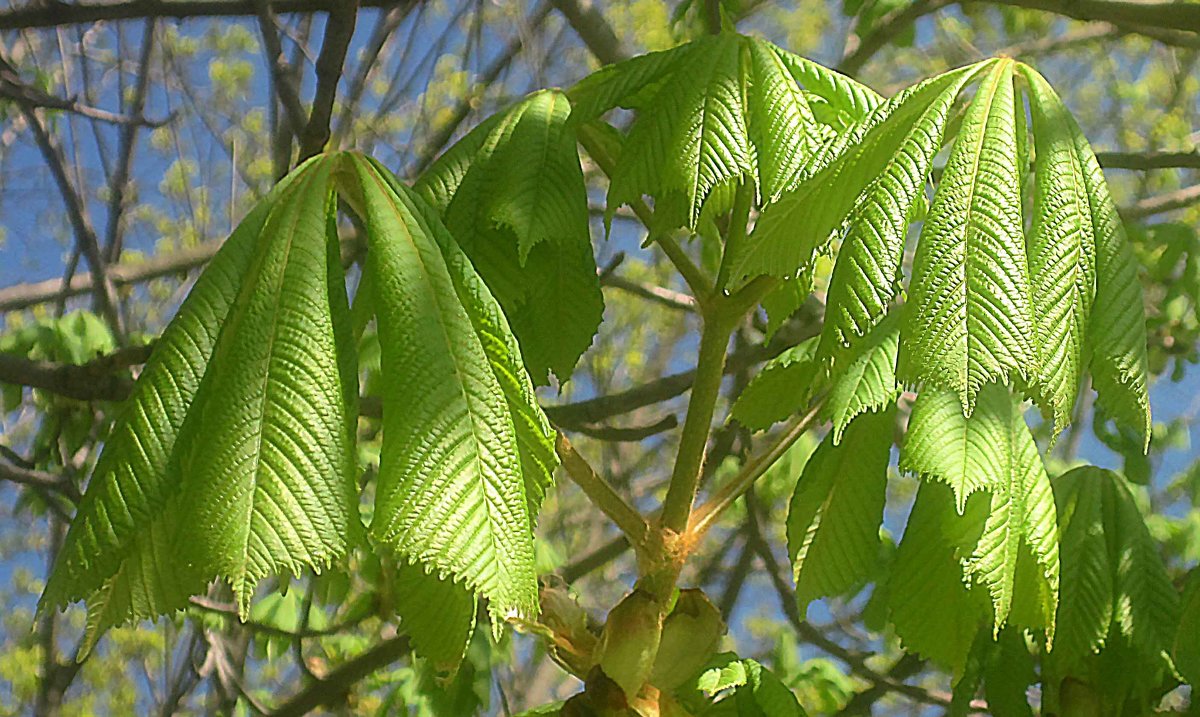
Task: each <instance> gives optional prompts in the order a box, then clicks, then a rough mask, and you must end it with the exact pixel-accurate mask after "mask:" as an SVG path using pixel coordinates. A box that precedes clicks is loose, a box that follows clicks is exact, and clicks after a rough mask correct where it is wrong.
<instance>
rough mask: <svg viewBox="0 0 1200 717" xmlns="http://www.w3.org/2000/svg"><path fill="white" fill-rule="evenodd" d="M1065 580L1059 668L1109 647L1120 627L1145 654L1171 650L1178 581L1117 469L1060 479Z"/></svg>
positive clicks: (1055, 654) (1055, 652) (1079, 471)
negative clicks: (1107, 642)
mask: <svg viewBox="0 0 1200 717" xmlns="http://www.w3.org/2000/svg"><path fill="white" fill-rule="evenodd" d="M1054 487H1055V491H1056V493H1058V494H1059V495H1060V496H1061V498H1060V499H1059V500H1060V502H1061V503H1062V504H1063V505H1064V506H1065V509H1064V513H1063V519H1062V528H1061V530H1062V560H1063V573H1064V577H1066V576H1068V575H1070V576H1073V579H1071V580H1070V581H1064V583H1063V595H1062V609H1061V611H1060V617H1059V625H1060V639H1059V640H1057V641H1056V642H1055V644H1054V647H1053V649H1052V650H1051V653H1050V656H1051V658H1053V659H1054V660H1055V664H1056V667H1057V669H1059V670H1069V669H1070V668H1071V666H1072V665H1073V664H1074V662H1075V661H1076V660H1078V659H1080V658H1082V657H1084V656H1086V655H1087V654H1089V653H1090V652H1092V651H1093V650H1095V649H1097V648H1099V647H1102V646H1103V645H1104V643H1105V640H1110V639H1112V638H1113V637H1114V635H1113V634H1112V630H1114V629H1116V630H1118V631H1119V632H1120V634H1121V635H1123V636H1124V637H1125V638H1127V639H1128V641H1129V643H1130V644H1131V645H1132V646H1133V647H1134V648H1135V649H1136V650H1137V651H1138V653H1139V655H1140V656H1141V657H1142V658H1143V659H1145V660H1151V659H1154V658H1156V657H1157V656H1158V655H1159V654H1161V653H1163V652H1165V651H1168V650H1170V648H1171V644H1172V641H1173V638H1174V632H1175V626H1176V623H1177V621H1178V619H1179V594H1178V593H1177V592H1176V591H1175V588H1174V586H1173V585H1172V584H1171V580H1170V578H1169V577H1168V576H1167V572H1166V569H1165V568H1164V566H1163V562H1162V558H1161V557H1159V555H1158V550H1157V548H1156V546H1155V543H1154V539H1153V537H1151V535H1150V532H1149V530H1147V528H1146V524H1145V521H1144V520H1143V518H1142V514H1141V511H1139V510H1138V507H1137V504H1136V503H1135V502H1134V499H1133V496H1132V495H1131V494H1130V492H1129V488H1128V487H1127V486H1126V485H1125V482H1124V480H1123V479H1121V478H1120V477H1119V476H1117V475H1115V474H1114V473H1112V472H1111V471H1106V470H1103V469H1101V468H1096V467H1094V466H1083V467H1080V468H1076V469H1075V470H1073V471H1070V472H1068V473H1066V474H1065V475H1063V476H1061V477H1060V478H1058V479H1057V480H1056V481H1055V486H1054Z"/></svg>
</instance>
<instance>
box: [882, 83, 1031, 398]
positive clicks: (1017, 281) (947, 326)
mask: <svg viewBox="0 0 1200 717" xmlns="http://www.w3.org/2000/svg"><path fill="white" fill-rule="evenodd" d="M1014 125H1015V119H1014V101H1013V83H1012V62H1011V61H1008V60H1002V61H1000V62H998V63H996V64H995V65H994V66H993V69H992V71H991V72H989V73H988V74H987V75H986V76H985V78H984V80H983V82H982V83H980V87H979V90H978V92H977V93H976V95H975V98H974V100H973V101H972V102H971V105H970V107H969V108H968V109H967V114H966V116H965V118H964V119H963V124H962V128H961V129H960V130H959V135H958V140H957V141H956V142H955V144H954V149H953V150H952V151H951V153H950V158H949V160H947V163H946V170H945V172H944V173H943V175H942V178H941V182H940V184H939V186H938V189H937V194H936V195H935V196H934V199H933V205H932V206H931V207H930V209H929V215H928V216H927V217H926V218H925V226H924V228H923V229H922V231H921V237H920V240H919V243H918V244H917V251H916V256H915V258H914V259H913V275H912V281H911V282H910V284H909V292H910V297H909V302H908V303H909V304H910V306H909V309H908V311H907V313H906V318H907V323H906V326H905V330H904V332H903V334H902V335H901V339H900V368H901V376H902V378H903V379H905V380H908V381H913V382H918V381H924V382H926V383H927V384H929V385H933V386H939V387H941V388H947V389H952V390H954V391H955V392H957V393H958V395H959V400H960V401H961V402H962V405H963V411H964V412H965V413H968V414H969V413H970V412H971V409H972V407H973V406H974V404H975V395H976V394H977V393H978V392H979V390H980V388H981V387H982V386H983V385H984V384H985V383H987V382H989V381H994V380H1000V381H1008V380H1010V379H1011V378H1012V377H1013V376H1014V375H1019V376H1020V377H1022V378H1027V377H1029V376H1031V375H1033V374H1034V371H1033V367H1034V366H1035V364H1036V354H1035V353H1034V350H1033V346H1032V345H1031V340H1030V337H1031V336H1032V335H1033V321H1032V317H1031V313H1030V307H1029V301H1030V300H1029V269H1028V267H1027V265H1026V261H1025V241H1024V236H1023V234H1022V227H1021V197H1020V177H1019V176H1018V174H1017V167H1016V160H1017V149H1016V129H1015V126H1014Z"/></svg>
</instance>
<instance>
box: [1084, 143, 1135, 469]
mask: <svg viewBox="0 0 1200 717" xmlns="http://www.w3.org/2000/svg"><path fill="white" fill-rule="evenodd" d="M1068 127H1069V128H1070V129H1071V131H1072V132H1073V134H1074V140H1075V152H1076V156H1077V158H1078V161H1079V165H1080V167H1081V168H1082V174H1083V186H1084V188H1085V189H1086V190H1087V197H1088V200H1089V204H1090V206H1091V219H1092V233H1093V236H1094V237H1095V240H1096V300H1095V304H1094V305H1093V307H1092V316H1091V321H1090V323H1089V325H1088V338H1087V342H1086V343H1087V345H1088V346H1089V348H1090V353H1091V360H1090V362H1089V364H1088V370H1089V371H1090V372H1091V376H1092V384H1093V386H1095V388H1096V396H1097V403H1098V405H1099V406H1100V407H1101V408H1103V409H1104V410H1105V411H1106V412H1107V413H1108V414H1109V415H1111V416H1113V417H1114V418H1116V419H1117V420H1118V421H1120V422H1121V423H1123V424H1124V425H1125V426H1127V427H1129V428H1131V429H1133V430H1135V431H1138V432H1139V433H1141V435H1142V438H1143V440H1144V445H1143V450H1145V449H1146V448H1148V447H1149V445H1150V397H1149V394H1148V393H1147V378H1146V375H1147V371H1146V310H1145V304H1144V302H1143V299H1142V285H1141V283H1140V282H1139V281H1138V276H1137V270H1138V264H1137V259H1136V258H1135V257H1134V255H1133V249H1132V247H1130V245H1129V241H1128V239H1127V238H1126V236H1125V226H1124V224H1122V222H1121V217H1120V216H1119V215H1118V214H1117V207H1116V204H1114V203H1113V200H1112V195H1111V194H1110V193H1109V189H1108V183H1107V182H1105V180H1104V171H1103V170H1102V169H1101V168H1100V162H1098V161H1097V160H1096V155H1095V153H1093V152H1092V148H1091V145H1089V144H1088V141H1087V138H1086V137H1084V136H1083V133H1082V132H1081V131H1079V128H1078V126H1077V125H1076V124H1075V123H1074V122H1071V123H1070V124H1069V125H1068Z"/></svg>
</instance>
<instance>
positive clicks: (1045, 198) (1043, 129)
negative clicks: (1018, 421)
mask: <svg viewBox="0 0 1200 717" xmlns="http://www.w3.org/2000/svg"><path fill="white" fill-rule="evenodd" d="M1021 71H1022V74H1023V75H1024V77H1025V80H1026V82H1027V83H1028V87H1029V96H1030V100H1031V102H1030V107H1031V109H1032V115H1033V137H1034V149H1035V151H1036V155H1035V160H1034V194H1033V231H1032V233H1031V234H1030V236H1029V241H1028V243H1027V247H1028V253H1029V273H1030V277H1031V279H1032V281H1033V286H1032V289H1033V316H1034V322H1035V325H1036V326H1035V328H1036V330H1037V343H1036V348H1037V352H1038V363H1039V368H1040V372H1039V374H1038V376H1037V377H1036V380H1035V381H1033V382H1032V384H1033V388H1034V390H1035V391H1036V392H1037V394H1038V403H1039V404H1040V405H1042V406H1045V407H1047V409H1048V412H1049V413H1050V414H1051V415H1053V417H1054V429H1055V431H1056V432H1057V431H1059V430H1061V429H1062V428H1063V427H1065V426H1066V425H1067V424H1068V423H1070V422H1071V409H1072V408H1073V407H1074V406H1075V398H1076V395H1077V394H1078V392H1079V380H1080V376H1081V373H1082V371H1083V365H1084V362H1085V360H1086V357H1085V355H1084V337H1085V335H1086V334H1087V330H1088V328H1087V327H1088V319H1089V316H1090V315H1091V313H1092V300H1093V297H1094V295H1095V291H1096V286H1095V284H1096V241H1095V237H1094V236H1093V235H1092V221H1091V214H1090V211H1091V210H1090V207H1089V199H1088V189H1087V187H1086V186H1085V184H1084V178H1083V167H1082V166H1081V165H1080V163H1079V161H1078V158H1077V156H1076V147H1075V137H1074V135H1073V134H1072V132H1071V127H1072V125H1073V124H1074V119H1072V118H1071V115H1070V112H1068V111H1067V108H1066V107H1065V106H1064V105H1063V103H1062V100H1060V99H1059V98H1058V95H1057V94H1055V92H1054V90H1053V89H1051V87H1050V85H1049V84H1048V83H1047V82H1046V80H1045V79H1043V78H1042V76H1041V75H1039V74H1037V73H1036V72H1034V71H1033V70H1032V69H1030V68H1029V67H1025V66H1022V68H1021Z"/></svg>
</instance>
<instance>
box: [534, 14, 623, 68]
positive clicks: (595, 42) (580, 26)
mask: <svg viewBox="0 0 1200 717" xmlns="http://www.w3.org/2000/svg"><path fill="white" fill-rule="evenodd" d="M551 1H552V2H553V3H554V7H555V8H556V9H557V10H558V11H559V12H561V13H562V14H563V17H565V18H566V19H567V24H569V25H570V26H571V29H572V30H574V31H575V33H576V34H577V35H579V38H580V39H581V40H583V44H585V45H587V48H588V50H590V51H591V53H592V54H593V55H595V56H596V59H597V60H600V62H602V63H604V64H606V65H611V64H614V63H617V62H620V61H621V60H625V59H628V57H629V53H628V52H626V51H625V49H624V48H623V47H621V41H620V40H619V39H618V38H617V33H615V32H613V29H612V26H611V25H609V24H608V20H606V19H605V17H604V15H603V14H601V12H600V10H599V9H598V8H597V7H596V6H595V4H594V3H592V2H589V1H588V0H551Z"/></svg>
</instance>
